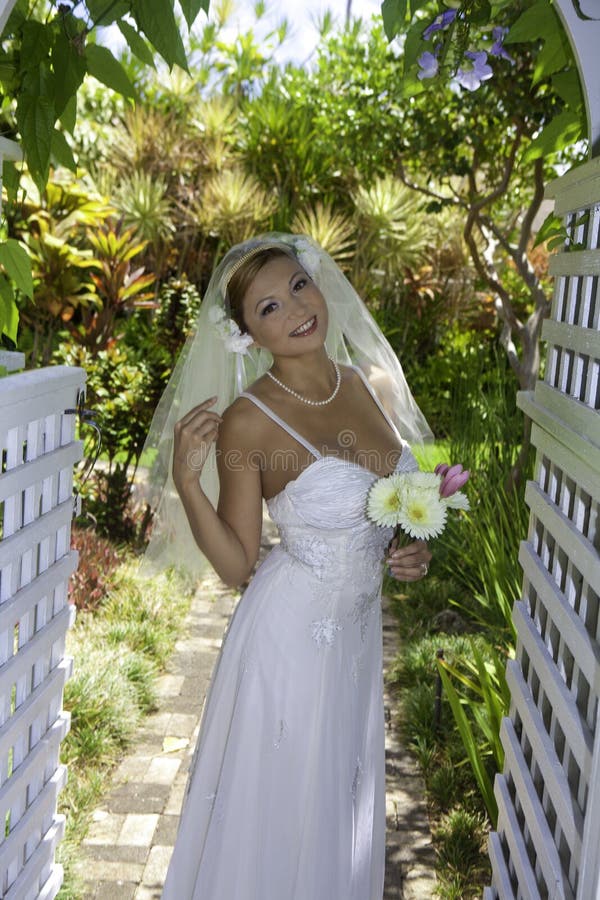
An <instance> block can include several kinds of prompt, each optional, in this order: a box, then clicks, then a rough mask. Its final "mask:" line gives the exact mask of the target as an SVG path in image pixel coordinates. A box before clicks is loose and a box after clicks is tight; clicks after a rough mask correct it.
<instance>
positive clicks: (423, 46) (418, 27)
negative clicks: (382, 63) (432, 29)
mask: <svg viewBox="0 0 600 900" xmlns="http://www.w3.org/2000/svg"><path fill="white" fill-rule="evenodd" d="M423 29H424V25H423V22H422V21H420V20H419V21H418V22H414V23H413V24H412V25H411V26H410V28H409V29H408V31H407V32H406V40H405V41H404V75H405V76H406V75H411V74H412V75H413V77H414V73H413V72H411V70H412V69H416V67H417V57H419V56H420V55H421V53H423V51H424V50H427V49H429V50H431V46H430V44H429V43H428V42H427V41H424V40H423Z"/></svg>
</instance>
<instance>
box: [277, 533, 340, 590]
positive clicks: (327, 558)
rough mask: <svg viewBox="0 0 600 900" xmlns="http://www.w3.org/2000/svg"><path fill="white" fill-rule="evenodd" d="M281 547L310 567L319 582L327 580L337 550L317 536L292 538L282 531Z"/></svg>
mask: <svg viewBox="0 0 600 900" xmlns="http://www.w3.org/2000/svg"><path fill="white" fill-rule="evenodd" d="M282 531H283V533H282V534H281V546H282V547H283V549H284V550H285V551H286V552H287V553H289V555H290V556H291V557H292V558H293V559H295V560H297V561H298V562H300V563H303V564H304V565H306V566H310V569H311V572H312V574H313V575H314V576H315V577H316V578H318V579H319V580H321V579H323V578H325V577H326V576H327V574H328V573H329V572H330V570H331V567H332V565H333V563H334V562H335V548H334V547H332V546H331V544H328V543H327V541H325V540H324V539H323V538H321V537H318V536H317V535H308V536H305V537H293V538H292V537H291V536H289V535H286V534H285V529H282Z"/></svg>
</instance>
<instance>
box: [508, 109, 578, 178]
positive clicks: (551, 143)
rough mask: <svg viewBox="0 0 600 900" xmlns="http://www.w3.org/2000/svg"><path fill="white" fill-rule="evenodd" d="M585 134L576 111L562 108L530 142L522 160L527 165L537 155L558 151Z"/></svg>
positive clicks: (547, 154)
mask: <svg viewBox="0 0 600 900" xmlns="http://www.w3.org/2000/svg"><path fill="white" fill-rule="evenodd" d="M584 134H585V123H584V121H583V120H582V118H581V116H580V115H579V114H578V112H577V111H576V110H575V111H574V110H571V109H563V111H562V112H560V113H559V114H558V115H557V116H554V118H553V119H552V120H551V121H550V122H549V123H548V125H546V127H545V128H544V129H543V131H542V132H541V133H540V134H539V135H538V136H537V137H536V139H535V140H534V141H532V142H531V144H530V145H529V147H528V148H527V150H526V152H525V153H524V154H523V162H524V163H525V164H526V165H527V164H528V163H530V162H531V161H532V160H534V159H537V158H538V157H539V156H550V155H551V154H553V153H558V152H559V151H560V150H564V148H565V147H568V146H570V145H572V144H574V143H575V142H576V141H578V140H580V139H581V138H582V137H583V136H584Z"/></svg>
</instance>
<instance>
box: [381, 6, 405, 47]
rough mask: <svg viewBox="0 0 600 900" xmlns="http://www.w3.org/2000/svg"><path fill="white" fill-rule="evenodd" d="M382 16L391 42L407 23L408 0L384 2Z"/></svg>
mask: <svg viewBox="0 0 600 900" xmlns="http://www.w3.org/2000/svg"><path fill="white" fill-rule="evenodd" d="M381 15H382V16H383V28H384V31H385V34H386V37H387V39H388V41H391V40H392V39H393V38H395V37H396V35H397V34H398V33H399V32H400V30H401V29H402V27H403V25H404V22H405V21H406V0H383V3H382V4H381Z"/></svg>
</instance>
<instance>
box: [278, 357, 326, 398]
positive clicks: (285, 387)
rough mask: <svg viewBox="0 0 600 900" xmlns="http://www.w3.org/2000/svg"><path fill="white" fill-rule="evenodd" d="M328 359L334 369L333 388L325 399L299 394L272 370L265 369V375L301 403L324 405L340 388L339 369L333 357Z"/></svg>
mask: <svg viewBox="0 0 600 900" xmlns="http://www.w3.org/2000/svg"><path fill="white" fill-rule="evenodd" d="M328 359H329V360H330V361H331V362H332V363H333V368H334V369H335V387H334V389H333V394H331V396H330V397H328V398H327V400H309V399H308V397H303V396H302V394H299V393H298V392H297V391H294V390H292V388H291V387H288V386H287V384H284V383H283V381H280V380H279V378H275V376H274V375H273V374H272V372H269V371H268V370H267V375H268V376H269V378H272V379H273V381H274V382H275V383H276V384H278V385H279V387H282V388H283V389H284V391H287V392H288V394H291V395H292V397H296V398H297V399H298V400H302V402H303V403H308V405H309V406H325V405H326V404H327V403H331V401H332V400H333V399H334V397H335V396H336V395H337V392H338V391H339V389H340V384H341V382H342V376H341V374H340V369H339V366H338V364H337V363H336V361H335V359H331V357H328Z"/></svg>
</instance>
